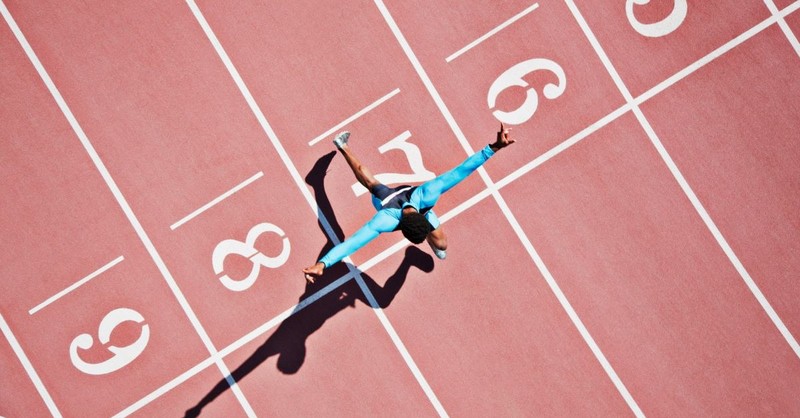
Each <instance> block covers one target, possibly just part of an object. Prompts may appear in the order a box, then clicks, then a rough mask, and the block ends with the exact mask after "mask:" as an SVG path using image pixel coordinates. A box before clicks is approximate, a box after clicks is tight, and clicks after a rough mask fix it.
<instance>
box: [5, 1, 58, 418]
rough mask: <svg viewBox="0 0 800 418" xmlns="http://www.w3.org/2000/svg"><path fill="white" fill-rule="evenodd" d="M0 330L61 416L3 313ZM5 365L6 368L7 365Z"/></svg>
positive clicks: (42, 394)
mask: <svg viewBox="0 0 800 418" xmlns="http://www.w3.org/2000/svg"><path fill="white" fill-rule="evenodd" d="M0 10H2V12H3V16H5V15H6V13H7V10H6V6H5V5H4V4H3V2H2V0H0ZM0 330H2V331H3V335H4V336H5V337H6V339H7V340H8V343H9V344H10V345H11V349H13V350H14V354H16V355H17V358H18V359H19V361H20V363H22V367H23V368H24V369H25V372H26V373H28V377H29V378H30V379H31V382H33V386H35V387H36V391H38V392H39V396H41V397H42V400H43V401H44V404H45V405H47V409H49V410H50V414H52V415H53V416H54V417H59V418H60V417H61V412H59V410H58V407H56V403H55V402H53V398H52V397H50V393H49V392H48V391H47V388H45V387H44V383H42V379H39V375H38V374H37V373H36V370H35V369H34V368H33V364H31V362H30V360H28V356H27V355H25V352H24V351H23V350H22V346H20V345H19V341H17V338H16V337H15V336H14V333H13V332H11V327H9V326H8V323H7V322H6V319H5V318H3V314H0ZM3 367H4V368H5V365H4V366H3Z"/></svg>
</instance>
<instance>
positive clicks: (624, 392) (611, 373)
mask: <svg viewBox="0 0 800 418" xmlns="http://www.w3.org/2000/svg"><path fill="white" fill-rule="evenodd" d="M375 3H376V4H377V5H378V8H379V9H380V10H381V13H382V14H383V17H384V19H385V20H386V22H387V24H388V25H389V27H390V28H391V30H392V32H393V33H394V35H395V37H396V38H397V41H398V42H399V43H400V46H401V47H402V48H403V51H404V52H405V53H406V56H407V57H408V59H409V61H411V64H412V66H413V67H414V69H415V70H416V71H417V74H418V76H419V78H420V80H421V81H422V83H423V84H424V85H425V88H426V89H427V90H428V93H429V94H430V95H431V97H432V98H433V100H434V102H435V103H436V105H437V107H438V108H439V111H440V112H441V113H442V116H443V117H444V118H445V120H446V121H447V123H448V125H449V126H450V129H451V130H452V131H453V133H454V134H455V135H456V138H458V141H459V142H460V143H461V146H462V147H463V148H464V150H465V151H466V152H467V154H468V155H471V154H472V153H473V152H474V151H473V150H472V147H471V146H470V144H469V142H468V141H467V138H466V136H465V135H464V133H463V132H462V131H461V128H460V127H459V126H458V123H456V121H455V118H454V117H453V115H452V114H451V113H450V110H449V109H448V108H447V106H446V105H445V103H444V100H442V97H441V96H440V95H439V92H438V91H437V90H436V88H435V87H434V85H433V82H431V79H430V78H429V77H428V74H427V73H426V72H425V69H424V68H422V64H421V63H420V62H419V59H417V56H416V54H414V51H413V50H412V49H411V46H410V45H409V44H408V41H407V40H406V39H405V37H404V36H403V34H402V32H401V31H400V28H399V27H398V26H397V23H396V22H395V21H394V18H392V16H391V14H390V13H389V10H388V9H387V8H386V6H385V5H384V4H383V1H382V0H375ZM478 173H479V174H480V176H481V178H482V179H483V181H484V182H485V183H486V186H487V187H488V188H489V189H490V190H491V192H492V195H493V197H494V198H495V200H496V201H497V204H498V205H499V206H500V209H501V211H502V212H503V214H504V215H505V216H506V218H507V219H508V221H509V223H510V224H511V226H512V228H513V229H514V231H515V232H516V233H517V236H518V237H519V239H520V240H521V241H522V243H523V245H524V246H525V248H526V250H527V251H528V253H529V255H530V256H531V258H532V259H533V261H534V264H536V267H537V268H538V269H539V271H540V272H541V274H542V276H543V277H544V278H545V281H546V282H547V284H548V285H549V286H550V288H551V290H552V291H553V292H554V293H555V294H556V297H557V299H558V301H559V302H560V303H561V306H562V308H563V309H564V310H565V311H566V312H567V314H568V316H569V318H570V320H572V323H573V324H574V326H575V327H576V328H577V329H578V330H579V332H580V334H581V336H582V337H583V339H584V341H585V342H586V344H587V345H588V346H589V348H590V349H591V351H592V353H593V354H594V355H595V357H596V358H597V360H598V362H599V363H600V364H601V365H602V367H603V369H604V370H605V372H606V374H607V375H608V377H609V378H610V379H611V381H612V382H613V383H614V386H615V387H616V388H617V390H618V391H619V393H620V395H621V396H622V397H623V399H624V400H625V402H626V403H627V404H628V407H629V408H630V409H631V410H632V411H633V412H634V414H636V416H637V417H643V416H644V414H643V413H642V411H641V409H640V408H639V405H638V404H637V403H636V401H635V400H634V399H633V396H631V394H630V392H629V391H628V389H627V388H626V387H625V385H624V384H623V383H622V380H621V379H620V378H619V376H618V375H617V373H616V371H615V370H614V368H613V367H611V364H610V363H609V361H608V360H607V359H606V357H605V355H604V354H603V352H602V351H601V350H600V348H599V346H598V345H597V343H596V342H595V341H594V338H593V337H592V336H591V334H590V333H589V330H588V329H587V328H586V327H585V326H584V324H583V322H582V321H580V318H579V317H578V314H577V313H576V312H575V310H574V309H573V308H572V305H571V304H570V303H569V301H568V300H567V298H566V296H564V294H563V292H562V291H561V288H560V287H559V286H558V284H557V283H556V281H555V279H554V278H553V276H552V275H551V274H550V272H549V270H548V269H547V267H546V266H545V264H544V262H543V261H542V259H541V258H540V257H539V255H538V253H537V252H536V251H535V250H534V248H533V245H532V244H531V242H530V240H529V239H528V237H527V236H526V235H525V233H524V231H522V228H521V227H519V224H518V223H517V221H516V218H515V217H514V215H513V214H512V213H511V210H510V209H509V208H508V206H507V205H506V203H505V200H504V199H503V197H502V196H501V195H500V193H499V191H498V190H497V188H496V186H495V184H494V183H493V182H492V180H491V179H490V178H489V175H488V173H487V172H486V169H485V168H484V167H480V168H479V169H478Z"/></svg>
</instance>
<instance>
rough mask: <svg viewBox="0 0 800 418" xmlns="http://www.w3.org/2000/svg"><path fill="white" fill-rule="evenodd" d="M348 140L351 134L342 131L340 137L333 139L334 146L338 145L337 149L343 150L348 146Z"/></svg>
mask: <svg viewBox="0 0 800 418" xmlns="http://www.w3.org/2000/svg"><path fill="white" fill-rule="evenodd" d="M348 138H350V132H347V131H342V132H340V133H339V135H336V138H333V145H336V148H339V149H342V147H343V146H345V144H347V139H348Z"/></svg>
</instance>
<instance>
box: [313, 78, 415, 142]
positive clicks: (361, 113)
mask: <svg viewBox="0 0 800 418" xmlns="http://www.w3.org/2000/svg"><path fill="white" fill-rule="evenodd" d="M397 93H400V89H399V88H397V89H394V90H392V91H391V92H389V94H387V95H385V96H383V97H381V98H380V99H378V100H376V101H374V102H372V103H371V104H370V105H368V106H367V107H365V108H363V109H361V110H359V111H358V112H356V113H355V114H354V115H353V116H350V117H349V118H347V119H345V120H344V121H342V122H341V123H339V124H338V125H336V126H334V127H333V128H331V129H328V130H327V131H325V132H324V133H323V134H322V135H320V136H318V137H316V138H314V139H312V140H311V141H308V146H313V145H316V144H317V143H318V142H319V141H322V140H323V139H325V138H327V137H329V136H331V135H333V133H334V132H336V131H338V130H339V129H342V128H343V127H345V126H346V125H347V124H348V123H350V122H352V121H354V120H356V119H358V118H360V117H361V116H364V115H365V114H367V113H368V112H369V111H371V110H372V109H375V108H376V107H378V106H379V105H380V104H381V103H383V102H385V101H387V100H389V99H391V98H392V97H394V96H395V95H396V94H397Z"/></svg>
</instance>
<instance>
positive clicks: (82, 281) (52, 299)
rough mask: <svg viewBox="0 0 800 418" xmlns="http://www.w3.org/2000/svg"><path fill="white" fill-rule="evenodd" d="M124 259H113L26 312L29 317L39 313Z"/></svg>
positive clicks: (121, 257) (120, 257)
mask: <svg viewBox="0 0 800 418" xmlns="http://www.w3.org/2000/svg"><path fill="white" fill-rule="evenodd" d="M124 259H125V257H123V256H119V257H117V258H115V259H114V260H112V261H110V262H109V263H108V264H106V265H104V266H103V267H100V268H99V269H97V270H95V271H94V272H93V273H91V274H89V275H88V276H86V277H84V278H83V279H80V280H78V281H77V282H75V283H74V284H72V285H71V286H69V287H67V288H66V289H64V290H62V291H60V292H58V293H56V294H55V295H53V296H51V297H50V298H48V299H47V300H46V301H44V302H42V303H40V304H38V305H36V306H35V307H34V308H33V309H31V310H30V311H28V314H29V315H33V314H35V313H36V312H39V311H40V310H42V308H44V307H45V306H47V305H49V304H51V303H53V302H55V301H57V300H58V299H61V298H62V297H64V295H66V294H67V293H69V292H72V291H73V290H75V289H77V288H79V287H81V286H83V285H84V284H86V283H87V282H89V280H92V279H94V278H95V277H97V276H99V275H101V274H103V273H105V272H106V271H107V270H108V269H110V268H111V267H114V266H116V265H117V264H119V263H120V262H122V260H124Z"/></svg>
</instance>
